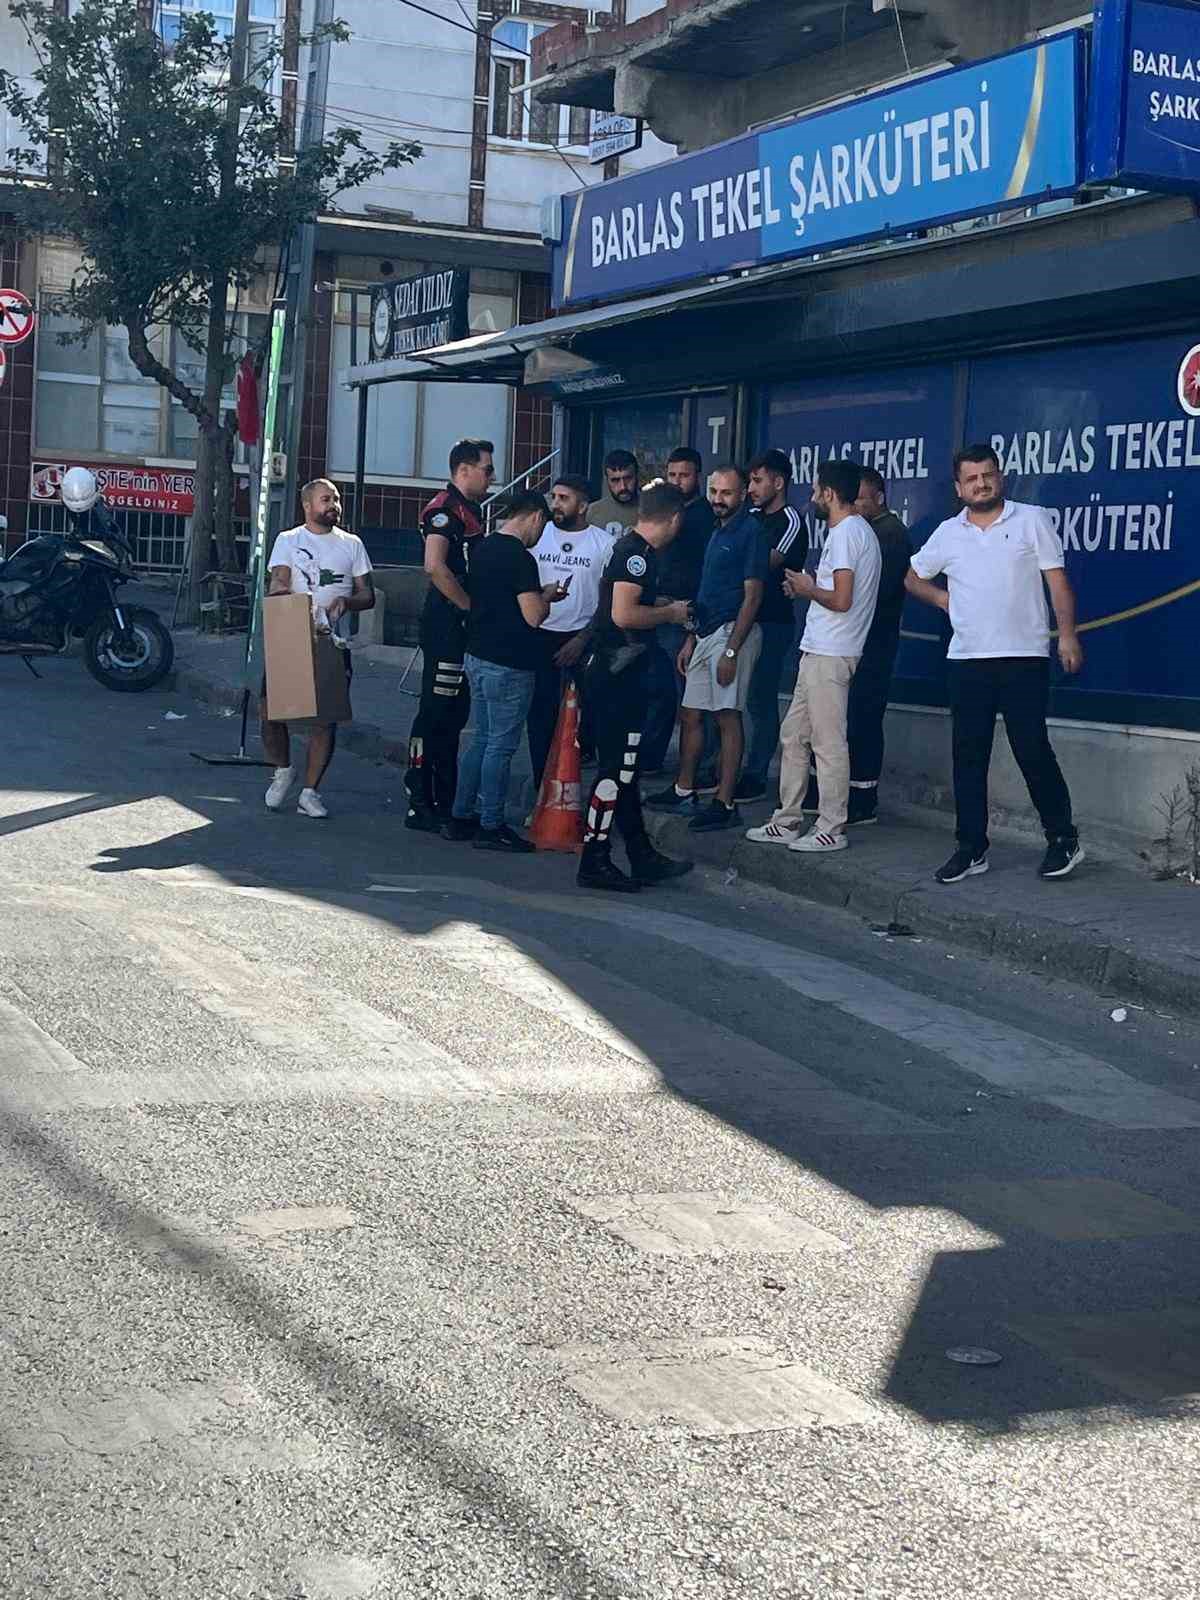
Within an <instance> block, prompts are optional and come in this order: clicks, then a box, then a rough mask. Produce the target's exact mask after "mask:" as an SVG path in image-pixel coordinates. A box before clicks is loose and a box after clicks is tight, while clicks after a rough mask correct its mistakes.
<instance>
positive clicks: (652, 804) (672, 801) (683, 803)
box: [643, 783, 700, 817]
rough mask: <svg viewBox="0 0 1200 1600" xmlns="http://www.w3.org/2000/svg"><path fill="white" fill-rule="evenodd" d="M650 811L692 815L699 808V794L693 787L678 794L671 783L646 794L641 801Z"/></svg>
mask: <svg viewBox="0 0 1200 1600" xmlns="http://www.w3.org/2000/svg"><path fill="white" fill-rule="evenodd" d="M643 803H644V804H645V806H646V808H647V810H650V811H668V812H670V814H671V815H672V816H673V817H694V816H695V815H696V813H697V812H698V811H699V810H700V796H699V795H698V794H697V793H696V791H695V790H694V789H690V790H689V791H688V793H687V794H680V792H679V790H678V789H677V788H676V787H675V785H674V784H673V783H669V784H668V785H667V787H666V788H665V789H660V790H659V791H658V793H657V794H648V795H647V796H646V799H645V801H644V802H643Z"/></svg>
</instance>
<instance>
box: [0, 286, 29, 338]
mask: <svg viewBox="0 0 1200 1600" xmlns="http://www.w3.org/2000/svg"><path fill="white" fill-rule="evenodd" d="M32 332H33V306H32V305H31V304H30V303H29V296H28V295H24V294H22V293H21V291H20V289H0V344H23V343H24V342H25V340H26V339H28V337H29V335H30V334H31V333H32Z"/></svg>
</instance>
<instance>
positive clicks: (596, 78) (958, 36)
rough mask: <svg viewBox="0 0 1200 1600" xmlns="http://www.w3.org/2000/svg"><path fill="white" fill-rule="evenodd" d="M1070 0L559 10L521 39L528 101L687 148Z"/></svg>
mask: <svg viewBox="0 0 1200 1600" xmlns="http://www.w3.org/2000/svg"><path fill="white" fill-rule="evenodd" d="M1084 9H1085V7H1084V6H1082V5H1081V4H1080V0H899V5H898V8H897V4H896V0H666V4H665V5H663V6H662V7H660V9H658V10H657V11H652V12H650V13H649V14H648V15H647V16H644V17H640V18H638V19H637V20H636V21H634V22H630V23H626V24H625V25H624V26H621V27H611V26H609V27H603V26H598V27H592V28H589V27H587V26H586V25H585V24H584V23H582V22H566V23H562V24H561V25H560V26H558V27H556V28H553V29H551V30H549V31H548V32H546V33H543V34H540V35H539V36H538V37H537V39H536V40H535V41H534V46H533V76H534V79H535V80H539V79H540V80H542V81H541V82H540V83H538V85H537V87H535V88H534V90H533V95H534V98H535V99H537V100H540V101H544V102H549V103H552V104H553V103H558V104H568V105H581V106H592V107H594V108H596V109H597V110H605V111H619V112H621V113H623V114H624V115H626V116H638V117H642V118H644V119H645V121H646V122H647V123H648V125H649V126H650V127H651V128H652V129H653V131H654V132H655V133H656V134H657V135H658V136H659V138H660V139H663V140H665V141H666V142H667V143H668V144H674V145H677V146H678V147H679V148H680V149H681V150H694V149H699V148H701V147H702V146H704V145H709V144H715V143H716V142H717V141H719V140H721V139H726V138H730V137H732V136H733V135H735V134H739V133H744V132H745V131H746V129H747V128H748V127H751V126H753V125H755V124H757V123H761V122H767V121H771V120H773V119H775V118H777V117H784V116H787V115H789V114H790V113H793V112H796V111H802V110H804V109H805V108H806V107H808V106H813V105H819V104H822V103H824V102H826V101H828V100H832V99H836V98H838V97H839V96H841V95H847V94H853V93H855V92H858V91H862V90H865V89H868V88H871V87H873V86H874V85H876V84H879V83H883V82H887V81H889V80H891V79H894V78H899V77H902V76H903V75H904V74H905V73H906V72H908V71H919V70H920V69H921V68H924V67H930V66H935V65H938V64H939V63H943V62H956V61H969V60H977V59H979V58H981V57H984V56H988V55H994V54H996V53H997V52H999V51H1002V50H1008V49H1011V48H1013V47H1014V46H1016V45H1018V44H1020V43H1021V42H1022V41H1023V40H1024V39H1026V38H1028V37H1029V36H1030V34H1031V33H1032V32H1033V31H1034V30H1036V29H1037V28H1042V27H1049V26H1052V25H1054V24H1055V23H1059V22H1063V21H1066V20H1068V19H1069V18H1071V17H1074V16H1078V15H1079V14H1080V12H1081V11H1082V10H1084Z"/></svg>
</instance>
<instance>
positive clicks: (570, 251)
mask: <svg viewBox="0 0 1200 1600" xmlns="http://www.w3.org/2000/svg"><path fill="white" fill-rule="evenodd" d="M582 217H583V196H582V195H581V194H580V195H576V196H575V215H574V216H573V217H572V218H571V237H570V239H569V240H568V242H567V260H566V264H565V266H564V267H563V299H564V300H569V299H570V298H571V288H572V286H573V284H574V282H575V246H576V244H577V243H578V240H579V224H580V221H581V219H582Z"/></svg>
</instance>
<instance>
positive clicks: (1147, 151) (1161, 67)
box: [1087, 0, 1200, 194]
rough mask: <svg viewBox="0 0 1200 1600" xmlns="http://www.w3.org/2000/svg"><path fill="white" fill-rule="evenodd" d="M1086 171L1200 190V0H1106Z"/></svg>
mask: <svg viewBox="0 0 1200 1600" xmlns="http://www.w3.org/2000/svg"><path fill="white" fill-rule="evenodd" d="M1087 176H1088V181H1089V182H1091V183H1112V182H1115V183H1124V184H1128V185H1129V186H1130V187H1132V188H1141V189H1155V190H1166V191H1181V192H1183V193H1188V194H1191V193H1197V192H1200V3H1197V0H1101V4H1100V5H1099V6H1098V7H1097V9H1096V25H1095V41H1094V46H1093V71H1092V89H1091V110H1090V115H1089V125H1088V150H1087Z"/></svg>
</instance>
